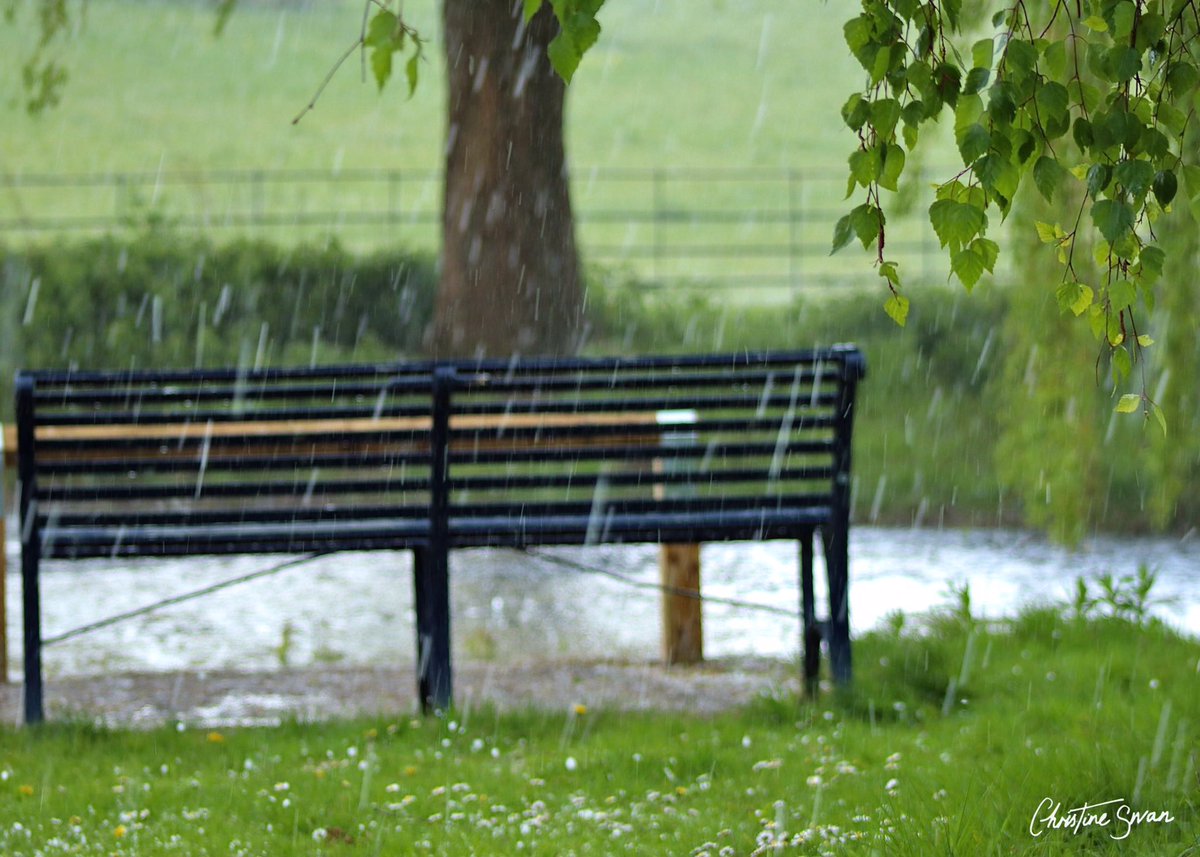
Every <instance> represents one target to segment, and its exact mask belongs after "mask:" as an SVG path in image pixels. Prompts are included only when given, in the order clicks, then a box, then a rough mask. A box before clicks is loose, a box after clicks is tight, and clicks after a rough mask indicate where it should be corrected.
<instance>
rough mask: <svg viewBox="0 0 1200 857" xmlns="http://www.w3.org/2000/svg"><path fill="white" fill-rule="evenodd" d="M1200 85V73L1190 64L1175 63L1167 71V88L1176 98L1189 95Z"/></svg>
mask: <svg viewBox="0 0 1200 857" xmlns="http://www.w3.org/2000/svg"><path fill="white" fill-rule="evenodd" d="M1198 83H1200V71H1197V70H1196V67H1195V66H1194V65H1192V64H1191V63H1189V62H1182V61H1176V62H1173V63H1171V67H1170V68H1169V69H1168V70H1167V86H1168V87H1169V88H1170V90H1171V95H1172V96H1174V97H1175V98H1182V97H1183V96H1185V95H1187V94H1188V93H1189V92H1191V91H1192V90H1193V89H1195V88H1196V84H1198Z"/></svg>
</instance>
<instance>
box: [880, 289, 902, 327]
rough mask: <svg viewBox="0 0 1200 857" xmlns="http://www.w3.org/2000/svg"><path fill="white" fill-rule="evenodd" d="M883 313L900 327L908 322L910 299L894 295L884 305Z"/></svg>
mask: <svg viewBox="0 0 1200 857" xmlns="http://www.w3.org/2000/svg"><path fill="white" fill-rule="evenodd" d="M883 311H884V312H886V313H887V314H888V317H889V318H891V320H892V321H894V322H896V324H898V325H900V327H904V324H905V322H907V321H908V298H906V297H904V295H892V296H891V297H890V298H888V299H887V301H885V302H884V304H883Z"/></svg>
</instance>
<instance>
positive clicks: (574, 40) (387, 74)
mask: <svg viewBox="0 0 1200 857" xmlns="http://www.w3.org/2000/svg"><path fill="white" fill-rule="evenodd" d="M8 2H16V0H8ZM221 2H222V4H226V3H228V4H232V3H234V2H236V0H221ZM523 2H524V6H523V7H522V8H523V14H524V17H525V21H526V22H529V21H530V20H531V19H532V18H533V16H534V15H536V14H537V13H538V11H539V10H540V9H541V8H542V6H543V5H544V3H545V2H546V0H523ZM549 4H550V7H551V8H552V9H553V11H554V15H555V17H556V18H557V19H558V24H559V32H558V35H556V36H555V37H554V38H553V39H552V40H551V42H550V46H549V48H547V55H548V57H549V59H550V64H551V65H552V66H553V67H554V70H555V71H556V72H558V74H559V76H560V77H562V79H563V80H564V81H566V82H567V83H570V82H571V78H572V77H573V76H574V75H575V70H576V69H577V68H579V62H580V60H582V59H583V55H584V54H585V53H587V50H588V48H590V47H591V46H592V45H594V44H595V43H596V40H597V39H598V38H599V37H600V22H599V21H597V20H596V13H597V12H599V11H600V7H601V6H603V5H604V0H549ZM392 7H393V3H392V2H391V0H366V2H365V4H364V6H363V21H362V31H361V32H360V33H359V36H358V38H357V39H356V40H355V41H354V42H353V44H351V45H350V47H349V48H347V49H346V51H345V52H344V53H343V54H342V55H341V57H339V58H338V60H337V61H336V62H335V63H334V64H333V67H332V68H331V69H330V70H329V72H328V73H327V74H326V75H325V79H324V80H322V81H321V85H320V86H319V87H317V91H316V93H315V94H314V95H313V97H312V100H311V101H309V103H308V104H307V105H305V107H304V109H303V110H301V111H300V113H299V114H298V115H297V116H296V118H295V119H293V120H292V124H293V125H294V124H296V123H297V122H299V121H300V120H301V119H303V118H304V116H305V114H307V113H308V112H309V111H310V110H312V109H313V108H315V107H316V106H317V101H318V100H319V99H320V97H321V94H322V93H323V92H324V91H325V88H326V87H327V86H328V85H329V82H330V81H331V80H333V77H334V75H335V74H337V71H338V69H340V68H341V67H342V65H343V64H344V63H345V62H346V60H348V59H350V57H351V56H353V55H354V52H355V51H358V50H362V51H363V52H364V54H363V56H364V76H365V74H366V71H365V66H366V60H365V57H366V53H365V52H366V51H368V50H369V51H370V64H371V72H372V75H373V76H374V78H375V82H376V84H378V86H379V89H380V90H381V91H382V90H383V88H384V86H386V85H387V82H388V81H389V80H390V79H391V77H392V71H393V64H394V56H395V55H396V54H401V55H404V54H405V53H406V52H407V53H408V59H407V60H406V61H405V62H404V76H405V79H406V81H407V83H408V95H409V97H410V98H411V97H412V94H413V93H414V92H415V91H416V88H417V82H418V80H419V77H420V68H421V61H422V60H424V59H425V45H426V39H425V38H424V37H423V36H421V34H420V32H418V31H417V29H416V28H415V27H413V26H411V25H410V24H408V23H407V22H406V21H405V20H404V17H403V13H402V9H403V4H402V3H399V2H397V3H396V4H395V11H393V8H392ZM372 12H374V14H372Z"/></svg>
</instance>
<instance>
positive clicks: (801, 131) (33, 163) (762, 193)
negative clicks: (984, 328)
mask: <svg viewBox="0 0 1200 857" xmlns="http://www.w3.org/2000/svg"><path fill="white" fill-rule="evenodd" d="M853 8H854V4H853V3H850V2H847V0H831V2H826V3H823V4H819V5H817V4H804V3H794V2H782V0H737V2H732V0H621V2H613V3H609V4H608V5H607V6H606V7H605V8H604V10H603V26H604V35H603V37H602V39H601V41H600V43H599V44H598V45H597V46H596V48H595V49H594V50H593V51H592V52H591V53H590V54H589V55H588V57H587V58H586V59H585V63H584V65H583V67H582V69H581V72H580V73H579V75H577V77H576V79H575V82H574V83H573V84H572V87H571V92H570V102H569V110H568V140H569V143H568V145H569V153H570V158H571V162H572V164H573V165H574V194H575V202H576V208H577V210H578V211H579V214H580V232H581V243H582V245H583V247H584V251H585V253H586V254H587V255H588V257H589V258H590V259H591V260H593V261H600V262H603V263H605V264H610V265H616V266H618V267H624V268H627V269H628V270H630V271H631V272H633V273H635V274H636V275H638V276H639V277H642V278H647V279H657V280H665V281H670V282H672V283H676V284H677V283H679V282H681V281H683V282H686V281H691V282H695V281H706V282H708V283H710V284H712V285H714V286H715V287H716V288H718V289H719V290H721V291H722V292H727V293H728V296H730V297H735V296H736V297H738V298H740V299H741V300H742V301H745V302H755V301H757V300H759V299H767V298H770V299H776V300H777V299H786V298H790V297H791V296H792V294H793V292H794V290H795V288H798V287H801V286H812V285H818V284H819V285H831V284H832V285H845V284H846V283H862V282H867V283H871V284H874V275H873V272H872V271H871V269H870V266H869V261H868V259H867V257H866V256H865V255H863V254H861V253H860V252H855V251H853V250H847V251H844V252H843V253H842V254H841V255H839V256H837V257H834V258H832V259H830V258H829V257H828V255H827V248H828V247H829V240H830V236H831V235H832V226H833V223H834V221H835V220H836V218H837V217H838V216H839V214H840V213H841V210H842V209H843V208H844V207H845V204H844V203H843V202H842V197H843V195H844V192H845V167H844V164H845V158H846V155H847V154H848V152H849V151H850V148H851V146H852V145H853V137H852V135H851V134H850V132H849V131H848V129H846V128H845V127H844V125H843V124H842V123H841V120H840V118H839V116H838V109H839V107H840V105H841V103H842V102H843V101H844V100H845V98H846V97H847V95H848V94H849V92H850V91H851V90H852V89H853V88H854V87H855V86H857V85H858V84H859V82H860V77H861V75H860V72H859V71H857V70H856V69H857V65H856V63H855V62H854V60H853V59H852V58H851V57H850V56H849V53H848V51H847V49H846V47H845V44H844V42H843V40H842V36H841V28H842V24H843V22H844V20H845V18H846V17H848V16H849V15H850V14H851V12H852V10H853ZM405 11H406V14H407V16H408V17H409V18H410V19H411V20H412V21H413V22H414V23H415V24H416V25H417V26H418V27H419V28H420V29H421V30H422V31H424V32H426V33H428V34H431V35H436V34H439V30H440V21H439V14H438V7H437V4H436V3H435V2H434V0H412V2H409V3H407V4H406V5H405ZM361 13H362V6H361V4H358V3H351V2H333V3H320V4H318V3H308V2H301V1H300V0H272V2H267V0H243V2H242V3H240V4H239V7H238V9H237V11H236V13H235V14H234V17H233V19H232V20H231V21H230V23H229V25H228V27H227V28H226V31H225V33H224V35H223V36H222V37H220V38H217V37H215V36H214V35H213V32H212V30H213V22H214V17H213V13H212V9H211V7H210V6H209V5H207V4H203V3H165V2H161V0H141V2H138V0H96V2H93V3H91V4H89V6H88V12H87V14H86V15H85V16H84V18H83V19H82V21H81V23H80V25H79V26H78V27H76V29H75V31H74V33H73V35H72V36H71V38H70V39H69V41H68V43H67V44H65V45H64V46H63V47H62V49H61V51H60V54H61V59H62V60H63V61H64V63H65V64H66V67H67V68H68V70H69V72H70V75H71V77H70V81H69V83H68V86H67V88H66V91H65V96H64V99H63V102H62V104H61V105H60V106H59V107H57V108H56V109H53V110H51V111H49V112H48V113H46V114H45V115H41V116H38V117H30V116H28V115H26V114H25V113H24V111H23V110H22V109H21V108H20V101H21V97H22V90H21V87H20V84H19V74H18V73H17V64H18V63H17V60H16V58H17V57H21V56H23V55H24V51H25V47H24V46H25V45H26V44H28V42H29V41H30V39H31V33H32V21H31V20H29V16H28V15H27V14H26V15H25V17H24V18H18V20H17V23H16V25H15V26H14V25H11V24H10V25H3V26H0V55H2V56H5V57H9V58H10V59H9V60H8V62H7V65H8V68H5V69H4V72H5V73H4V75H3V77H2V78H0V105H2V107H0V109H2V110H3V118H4V121H3V122H0V224H7V225H9V226H10V227H14V226H18V225H20V224H21V223H22V222H24V221H27V220H28V219H30V218H33V219H36V218H38V217H42V218H47V217H49V218H51V219H55V218H56V219H58V220H59V221H64V222H71V223H75V224H77V223H78V222H79V221H80V220H85V221H86V220H87V219H88V218H100V219H101V220H103V221H105V222H107V223H111V222H113V221H114V220H123V221H125V222H127V223H141V222H144V221H145V220H147V219H158V220H162V221H165V222H167V223H171V222H181V223H185V222H191V221H197V222H200V223H202V224H203V228H204V230H205V231H207V232H208V233H209V234H211V235H213V237H215V238H223V237H231V236H232V235H234V234H242V233H245V232H247V231H255V232H256V234H259V235H262V236H263V237H268V238H270V239H272V240H275V241H278V242H280V243H282V244H293V243H296V242H299V241H303V240H310V239H313V238H325V237H328V236H329V235H330V234H336V236H337V237H338V238H339V240H340V241H342V242H343V243H344V244H345V245H346V246H349V247H352V248H355V249H360V250H370V249H378V248H380V247H382V246H388V245H391V246H394V245H395V244H397V243H399V244H400V245H401V246H406V247H410V248H420V249H434V248H436V246H437V241H438V208H439V205H440V185H439V181H438V179H437V170H438V167H439V162H440V159H441V151H442V145H443V143H442V141H443V138H444V124H445V119H444V97H445V94H444V76H443V71H442V67H441V55H440V49H439V48H438V46H437V45H436V44H435V45H433V46H431V50H430V56H429V61H428V62H427V63H425V65H424V67H423V70H422V81H421V85H420V86H419V88H418V91H417V93H416V95H415V97H413V98H412V99H411V100H405V93H404V91H403V88H402V87H400V86H395V87H391V88H389V89H388V90H386V91H385V92H383V93H382V94H379V93H377V91H376V87H375V85H374V83H373V82H370V81H364V80H363V78H362V74H361V68H360V63H359V59H358V58H357V57H354V58H352V59H351V60H350V61H349V62H347V63H346V65H345V66H344V67H343V68H342V69H341V71H340V73H339V74H338V75H337V76H335V78H334V79H333V81H332V82H331V84H330V86H329V88H328V89H327V90H326V92H325V93H324V95H323V97H322V98H321V100H320V102H319V104H318V106H317V108H316V110H315V111H314V112H312V113H311V114H309V115H308V116H306V117H305V118H304V120H303V121H301V122H300V123H299V124H298V125H295V126H293V125H292V124H291V120H292V118H293V117H294V116H295V115H296V114H297V113H298V112H299V111H300V110H301V108H303V106H304V105H305V104H307V103H308V101H309V99H310V98H311V97H312V95H313V93H314V91H315V90H316V88H317V86H318V84H319V83H320V81H321V78H322V77H323V76H324V74H325V72H326V71H327V70H328V69H329V68H330V67H331V65H332V64H333V62H334V60H335V59H336V57H337V56H338V55H339V54H340V53H341V51H342V50H343V49H344V48H345V47H346V46H348V45H349V44H351V43H352V42H353V40H354V38H355V37H356V35H357V32H358V27H359V24H360V21H361ZM933 142H934V143H936V142H937V141H936V140H935V141H933ZM927 159H928V161H929V162H933V163H941V164H944V163H947V162H949V161H950V160H951V157H950V155H949V154H948V151H947V149H946V147H945V146H942V147H940V148H939V147H938V146H936V145H935V146H934V147H933V151H932V152H930V153H928V154H927ZM747 169H750V170H754V171H755V172H753V173H749V174H747V173H745V172H737V173H736V175H733V174H730V173H729V172H726V171H744V170H747ZM231 170H232V171H240V172H246V171H255V170H264V171H273V170H289V171H296V170H303V171H314V174H315V175H317V176H320V177H321V178H319V179H317V180H306V181H303V182H301V181H288V182H282V183H276V182H274V181H271V180H270V177H269V176H268V178H267V179H265V180H257V181H256V180H255V178H254V176H253V175H250V176H239V177H237V178H236V180H231V181H229V182H222V183H215V184H214V183H212V182H206V181H202V180H200V179H199V178H196V177H192V178H189V177H188V175H187V174H190V173H204V174H206V175H210V176H211V174H212V173H213V172H214V171H231ZM364 170H367V171H384V170H386V171H391V176H390V177H389V178H379V177H376V176H373V175H362V174H361V171H364ZM654 171H658V172H657V173H656V172H654ZM64 173H66V174H81V173H83V174H101V175H106V174H116V173H136V174H139V175H140V176H141V177H140V178H135V179H132V180H130V181H117V180H115V179H114V180H111V181H107V182H101V183H99V184H95V185H93V186H89V187H80V186H78V185H77V183H76V184H74V185H65V186H64V185H60V184H54V185H50V186H47V184H46V183H45V182H41V183H39V182H38V180H37V178H38V177H39V176H46V175H60V174H64ZM356 176H358V177H357V178H356ZM335 178H340V180H331V179H335ZM918 190H920V189H919V188H918ZM655 210H657V211H658V213H659V214H658V219H657V222H654V221H653V218H651V216H650V214H649V213H650V212H651V211H655ZM917 210H918V211H919V210H920V207H918V209H917ZM264 211H265V212H269V213H272V214H273V215H274V216H275V220H276V221H277V222H276V223H274V224H273V225H267V226H256V227H253V229H251V228H250V227H247V226H245V225H243V224H242V223H241V221H244V220H245V219H247V218H253V216H254V214H255V213H256V212H257V213H259V214H261V213H262V212H264ZM317 215H331V216H330V217H320V216H317ZM339 215H340V216H339ZM376 215H378V216H376ZM306 218H307V219H308V220H316V221H319V222H316V223H308V224H306V223H304V222H301V221H304V220H305V219H306ZM47 234H53V233H52V232H48V231H47V229H40V230H37V231H32V230H24V231H22V230H19V229H15V228H9V229H5V230H0V241H3V242H5V243H9V244H12V243H23V242H24V241H26V240H29V239H33V238H43V239H44V238H45V237H46V236H47ZM889 245H890V246H891V248H893V250H894V251H895V252H896V253H897V255H898V256H899V257H900V258H902V260H903V270H904V271H905V273H906V274H907V275H908V276H909V277H910V278H912V277H914V276H916V277H917V279H918V280H919V281H931V282H944V281H945V268H944V265H943V264H942V263H941V260H940V259H939V258H938V253H937V250H936V242H935V241H934V239H933V236H932V234H931V233H930V231H929V230H928V228H927V226H926V225H925V224H924V221H923V218H921V217H909V218H900V219H897V220H896V221H895V222H894V224H893V225H892V228H891V229H890V230H889ZM724 251H728V252H724ZM780 286H785V287H787V286H790V287H793V288H784V289H780ZM735 289H736V291H735Z"/></svg>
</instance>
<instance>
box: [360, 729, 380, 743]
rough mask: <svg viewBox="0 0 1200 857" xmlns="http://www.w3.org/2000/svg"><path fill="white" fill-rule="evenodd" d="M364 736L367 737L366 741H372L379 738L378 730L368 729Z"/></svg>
mask: <svg viewBox="0 0 1200 857" xmlns="http://www.w3.org/2000/svg"><path fill="white" fill-rule="evenodd" d="M364 734H365V735H366V736H367V740H368V741H373V740H375V739H376V738H378V737H379V730H378V729H368V730H367V731H366V732H365V733H364Z"/></svg>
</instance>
